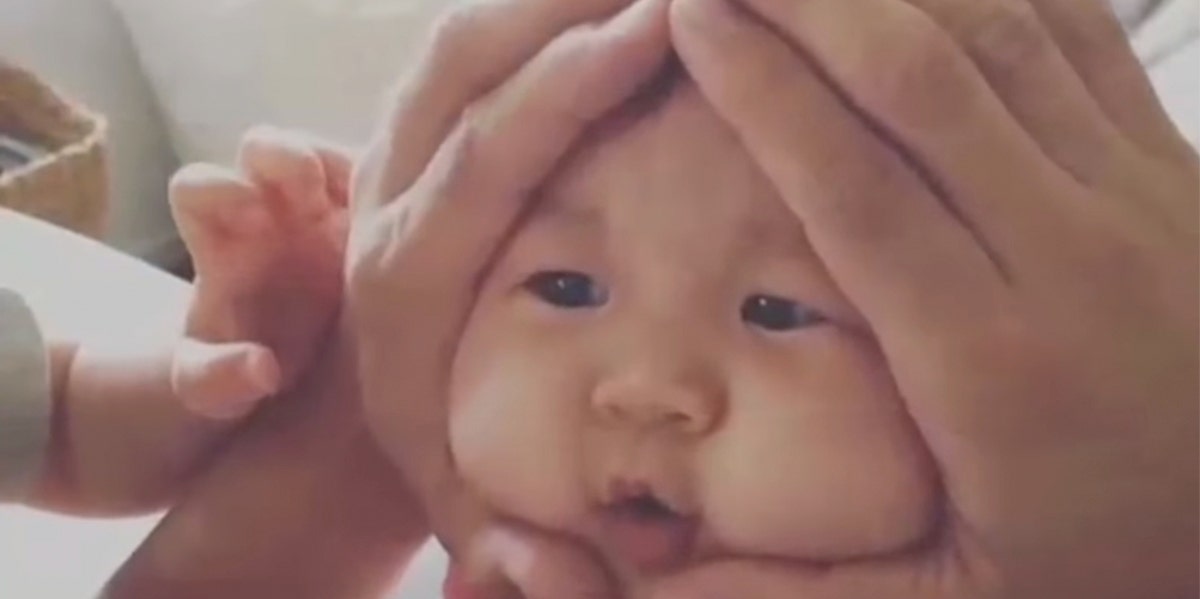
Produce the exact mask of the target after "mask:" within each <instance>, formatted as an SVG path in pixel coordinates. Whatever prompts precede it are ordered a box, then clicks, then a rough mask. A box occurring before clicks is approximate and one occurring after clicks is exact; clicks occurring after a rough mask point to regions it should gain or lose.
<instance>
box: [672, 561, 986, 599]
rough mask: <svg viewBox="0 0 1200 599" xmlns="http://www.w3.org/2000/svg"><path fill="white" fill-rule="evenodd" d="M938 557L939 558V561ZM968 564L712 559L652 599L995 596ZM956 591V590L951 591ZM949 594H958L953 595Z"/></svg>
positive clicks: (957, 598) (956, 598) (961, 598)
mask: <svg viewBox="0 0 1200 599" xmlns="http://www.w3.org/2000/svg"><path fill="white" fill-rule="evenodd" d="M939 560H940V561H939ZM965 567H967V564H963V563H955V562H953V561H952V560H950V559H949V558H943V557H940V556H939V557H928V558H927V557H909V556H904V557H896V558H890V559H879V560H872V561H868V562H861V563H853V564H835V565H831V566H823V567H818V566H805V565H797V564H791V563H786V562H781V561H768V560H761V561H753V560H733V561H723V562H714V563H712V564H708V565H704V566H700V567H698V568H696V569H694V570H691V571H687V572H684V573H682V574H679V575H677V576H675V577H671V578H668V579H665V580H664V581H662V582H660V583H659V584H657V585H656V586H655V588H654V590H653V591H652V592H651V593H650V598H651V599H740V598H741V597H754V599H797V598H802V599H880V598H883V597H887V598H888V599H966V598H967V597H991V596H994V595H991V594H989V591H988V590H985V589H983V588H976V589H974V590H973V591H968V590H969V589H972V587H973V586H977V585H975V584H974V583H972V584H967V580H968V579H967V575H966V574H967V572H966V570H965ZM950 589H953V591H950ZM949 592H954V593H958V594H955V595H953V596H951V595H949V594H948V593H949Z"/></svg>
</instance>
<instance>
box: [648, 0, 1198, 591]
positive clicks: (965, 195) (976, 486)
mask: <svg viewBox="0 0 1200 599" xmlns="http://www.w3.org/2000/svg"><path fill="white" fill-rule="evenodd" d="M671 25H672V35H673V39H674V42H675V45H676V48H677V50H678V52H679V53H680V55H681V57H682V60H683V61H684V63H685V64H686V65H687V68H688V70H689V71H690V73H691V74H692V76H693V77H694V78H695V79H696V80H697V81H698V83H699V85H700V87H701V88H702V90H703V92H704V93H705V95H706V96H707V97H708V98H709V100H710V101H711V102H712V103H713V104H714V106H715V107H716V108H717V110H718V111H719V112H720V113H721V114H722V115H723V116H724V118H726V119H727V120H728V121H729V122H730V123H731V124H732V125H733V126H734V127H735V128H736V129H737V130H738V131H739V133H740V135H741V137H742V139H743V141H744V143H745V144H746V145H747V147H748V148H749V150H750V151H751V152H752V154H753V155H754V156H755V157H756V159H757V161H758V162H759V164H760V165H761V166H762V168H763V169H764V171H765V172H766V173H767V174H768V175H769V177H770V178H771V179H772V180H773V182H774V183H775V185H776V186H777V188H778V190H779V191H780V193H781V195H782V197H783V198H784V199H785V200H786V201H787V203H788V204H789V205H790V206H791V207H792V208H793V210H794V211H795V212H796V213H797V214H798V215H799V217H800V218H801V219H802V220H803V221H804V223H805V225H806V228H807V230H808V232H809V235H810V236H811V241H812V243H813V245H814V247H815V248H816V249H817V251H818V252H819V254H820V255H821V257H822V258H823V260H824V261H825V262H826V263H827V265H828V267H829V268H830V270H831V271H832V273H833V276H834V278H835V279H836V280H837V282H838V283H839V285H841V287H842V288H843V289H844V290H845V292H846V293H847V294H848V295H849V297H850V298H851V299H852V300H853V301H854V303H855V304H856V305H857V306H858V307H859V308H860V309H861V311H862V312H863V314H864V315H865V316H866V318H867V320H868V322H869V323H870V326H871V328H872V330H873V333H874V334H875V335H876V336H877V337H878V340H879V342H880V344H881V345H882V347H883V349H884V351H885V353H886V356H887V359H888V361H889V364H890V367H891V369H892V372H893V374H894V376H895V379H896V381H897V383H898V385H899V387H900V389H901V390H902V391H903V395H904V397H905V398H906V402H907V407H908V409H909V411H910V412H911V415H912V417H913V418H914V420H915V422H916V423H917V425H918V428H919V430H920V432H921V433H922V435H923V437H924V439H925V441H926V442H927V444H928V446H929V448H930V450H931V451H932V453H933V455H934V456H935V459H936V462H937V464H938V465H939V467H940V469H941V472H942V475H943V481H944V487H945V497H946V509H945V518H944V526H943V527H942V529H941V530H940V534H939V535H937V536H936V538H933V539H931V542H930V544H929V546H928V547H924V548H922V549H921V550H919V551H914V552H911V553H907V554H905V555H898V556H895V558H894V559H890V560H880V561H872V562H861V563H854V564H834V565H830V566H827V567H824V568H821V569H815V568H807V567H805V566H802V565H783V564H778V563H765V562H753V561H744V562H727V563H716V564H711V565H708V566H705V567H701V568H700V569H697V570H695V571H692V572H689V573H686V574H684V575H682V576H680V577H679V578H677V579H675V580H673V581H671V582H669V583H667V584H664V585H663V586H662V588H661V589H659V591H660V592H659V596H660V597H663V598H668V597H669V598H686V599H698V598H710V597H712V598H715V597H756V598H763V599H767V598H770V597H780V598H784V597H786V598H794V597H804V598H806V599H807V598H838V599H843V598H858V597H865V598H875V597H892V598H906V597H912V598H917V597H920V598H947V599H949V598H965V597H1006V598H1008V597H1020V598H1043V597H1044V598H1052V597H1054V598H1057V597H1092V598H1127V597H1194V596H1196V594H1197V580H1196V564H1197V563H1198V561H1200V557H1198V555H1197V553H1198V552H1197V542H1198V541H1197V536H1198V535H1197V510H1196V506H1197V503H1198V499H1197V475H1198V472H1200V468H1198V465H1197V459H1198V453H1200V452H1198V451H1197V438H1198V434H1197V405H1198V401H1197V399H1198V390H1197V381H1198V373H1197V368H1198V363H1200V359H1198V355H1197V354H1198V349H1197V333H1198V330H1197V329H1198V323H1197V305H1200V297H1198V296H1200V292H1198V291H1197V287H1198V278H1197V277H1198V272H1200V265H1198V256H1197V242H1198V232H1197V229H1198V227H1200V221H1198V217H1197V206H1198V201H1197V189H1198V184H1200V182H1198V175H1197V172H1198V171H1197V159H1196V155H1195V154H1194V153H1193V152H1192V151H1191V150H1190V149H1189V147H1188V146H1187V145H1186V143H1185V142H1184V141H1183V139H1182V137H1181V136H1180V135H1179V134H1178V133H1177V132H1176V131H1175V130H1174V129H1173V127H1172V125H1171V124H1170V122H1169V121H1168V120H1167V117H1166V116H1165V115H1164V113H1163V111H1162V109H1161V108H1160V106H1159V104H1158V103H1157V101H1156V99H1155V97H1154V95H1153V93H1152V91H1151V89H1150V87H1149V85H1148V83H1147V81H1146V77H1145V76H1144V75H1143V73H1142V70H1141V67H1140V65H1139V64H1138V63H1137V61H1136V59H1135V58H1134V56H1133V54H1132V52H1131V51H1130V49H1129V47H1128V45H1127V42H1126V41H1125V38H1124V36H1123V34H1122V32H1121V29H1120V27H1119V26H1118V24H1117V23H1116V21H1115V20H1114V18H1113V17H1112V16H1111V14H1109V12H1108V11H1107V8H1105V7H1103V6H1102V5H1101V3H1099V2H1088V1H1070V2H1068V1H1061V0H1026V1H1006V0H906V1H903V2H901V1H896V0H854V1H846V0H808V1H805V2H795V1H788V0H738V1H733V0H676V1H675V2H674V4H673V8H672V15H671ZM818 72H819V73H821V75H818ZM827 82H828V83H827ZM830 85H831V86H832V87H833V88H834V89H830ZM847 103H848V104H849V106H848V105H847ZM879 135H882V137H885V138H887V142H885V141H884V140H883V139H881V138H880V137H879Z"/></svg>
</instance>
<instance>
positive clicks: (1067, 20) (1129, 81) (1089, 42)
mask: <svg viewBox="0 0 1200 599" xmlns="http://www.w3.org/2000/svg"><path fill="white" fill-rule="evenodd" d="M1025 1H1027V2H1029V3H1030V4H1031V5H1032V6H1033V7H1034V9H1035V10H1037V12H1038V14H1039V15H1040V16H1041V18H1042V20H1043V21H1044V22H1045V23H1046V27H1047V28H1049V30H1050V31H1051V33H1052V34H1053V36H1054V39H1055V40H1056V41H1057V42H1058V46H1059V47H1060V48H1062V51H1063V54H1064V55H1065V56H1066V58H1067V60H1069V61H1070V62H1071V64H1072V65H1074V67H1075V71H1076V72H1077V73H1079V76H1080V77H1081V78H1082V80H1083V82H1084V84H1085V85H1087V88H1088V89H1089V90H1090V91H1091V94H1092V96H1093V97H1094V98H1096V101H1097V102H1099V104H1100V106H1101V107H1102V108H1103V110H1104V112H1105V113H1106V114H1108V116H1109V118H1110V119H1112V121H1113V122H1114V123H1115V124H1116V126H1117V128H1119V129H1120V130H1121V131H1122V132H1123V133H1124V134H1125V135H1126V136H1128V137H1129V139H1131V140H1133V141H1134V143H1136V144H1138V145H1140V146H1141V147H1142V148H1143V149H1145V150H1147V151H1149V152H1152V153H1155V154H1158V155H1167V156H1170V157H1177V156H1180V155H1184V156H1190V151H1189V150H1188V148H1189V146H1188V144H1187V142H1186V141H1185V140H1184V139H1183V137H1182V136H1180V134H1179V131H1178V130H1177V129H1176V128H1175V126H1174V125H1173V124H1172V123H1171V120H1170V117H1168V116H1167V112H1166V110H1165V109H1164V108H1163V106H1162V103H1161V102H1160V101H1159V100H1158V95H1157V94H1156V93H1155V92H1154V88H1153V86H1152V85H1151V84H1150V78H1149V75H1147V73H1146V69H1145V67H1143V66H1142V64H1141V62H1140V61H1139V60H1138V58H1137V56H1136V55H1135V54H1134V52H1133V48H1132V46H1131V45H1130V42H1129V38H1128V37H1127V36H1126V35H1125V31H1124V29H1123V28H1122V27H1121V23H1120V22H1119V21H1118V20H1117V17H1116V15H1115V14H1114V13H1113V12H1112V9H1111V8H1110V7H1109V6H1108V3H1107V2H1103V1H1102V0H1025Z"/></svg>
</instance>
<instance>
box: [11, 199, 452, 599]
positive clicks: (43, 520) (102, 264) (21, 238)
mask: <svg viewBox="0 0 1200 599" xmlns="http://www.w3.org/2000/svg"><path fill="white" fill-rule="evenodd" d="M0 285H2V286H4V287H8V288H11V289H15V290H16V291H17V292H19V293H21V294H22V295H23V296H24V297H25V299H26V301H28V302H29V304H30V306H31V308H32V309H33V311H34V313H35V314H36V315H37V317H38V320H39V323H40V324H41V326H42V329H43V331H44V332H45V333H46V335H47V336H51V337H59V338H72V339H78V340H80V341H82V342H85V343H92V344H96V345H104V346H108V345H111V344H125V343H139V342H142V341H144V340H147V339H152V338H153V337H155V336H161V335H162V334H163V333H164V332H168V333H169V332H170V331H172V330H179V326H180V323H182V319H183V313H184V306H185V301H186V296H187V291H188V287H187V285H186V284H185V283H183V282H182V281H179V280H178V279H175V278H173V277H171V276H170V275H167V274H165V273H163V272H162V271H159V270H156V269H154V268H152V267H150V266H148V265H146V264H144V263H142V262H139V261H137V260H135V259H133V258H130V257H128V256H125V255H122V254H119V253H117V252H114V251H112V250H110V249H108V248H106V247H104V246H102V245H100V244H98V243H96V242H93V241H90V240H86V239H83V238H81V237H78V236H75V235H73V234H71V233H68V232H65V231H63V230H60V229H56V228H53V227H51V226H49V225H45V224H42V223H40V222H37V221H34V220H32V219H29V218H26V217H24V216H20V215H17V214H15V213H12V212H9V211H6V210H4V209H3V208H0ZM157 519H158V518H157V516H155V517H145V518H135V519H125V520H81V519H76V518H67V517H62V516H55V515H49V514H43V513H38V512H34V511H32V510H28V509H24V508H18V507H2V506H0V598H3V599H74V598H88V597H92V596H94V594H95V592H96V591H97V590H98V589H99V588H100V587H101V586H102V585H103V583H104V581H105V580H107V578H108V576H109V575H110V574H111V573H112V572H113V571H114V570H115V569H116V568H117V566H118V565H120V564H121V562H122V561H124V559H125V558H126V557H127V556H128V555H129V554H130V553H131V552H132V551H133V549H134V548H135V547H137V545H138V543H139V542H140V541H141V539H142V538H144V537H145V535H146V534H147V533H148V532H149V531H150V530H151V528H153V526H154V523H155V522H156V521H157ZM444 570H445V555H444V554H443V553H442V552H441V551H440V550H439V549H437V548H436V547H434V546H432V545H431V546H429V547H427V548H426V550H425V551H423V552H422V553H421V555H419V556H418V558H417V561H416V562H415V563H414V565H413V568H411V571H410V575H409V576H408V577H407V580H406V581H405V583H404V584H403V585H402V587H401V588H400V589H398V590H397V592H396V594H395V595H394V597H395V598H397V599H398V598H399V597H404V598H411V599H416V598H430V597H438V596H440V594H439V593H440V582H441V576H442V573H443V572H444Z"/></svg>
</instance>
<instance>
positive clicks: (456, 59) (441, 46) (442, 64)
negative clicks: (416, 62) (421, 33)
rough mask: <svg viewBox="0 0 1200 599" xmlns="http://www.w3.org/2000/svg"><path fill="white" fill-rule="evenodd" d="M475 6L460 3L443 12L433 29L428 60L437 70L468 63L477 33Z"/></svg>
mask: <svg viewBox="0 0 1200 599" xmlns="http://www.w3.org/2000/svg"><path fill="white" fill-rule="evenodd" d="M476 4H477V3H476V2H461V3H459V4H457V5H455V6H454V7H453V8H451V9H450V10H447V11H446V12H444V13H443V14H442V16H441V17H439V18H438V19H437V21H436V22H435V23H434V25H433V29H432V34H431V36H430V42H429V54H428V60H429V62H431V63H432V64H433V65H434V66H435V67H436V68H438V69H445V68H452V67H453V66H454V65H458V64H463V61H466V60H469V55H470V53H471V52H470V50H471V48H472V47H473V46H474V45H475V44H477V43H478V40H479V34H480V30H481V25H480V14H479V7H478V6H476Z"/></svg>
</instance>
